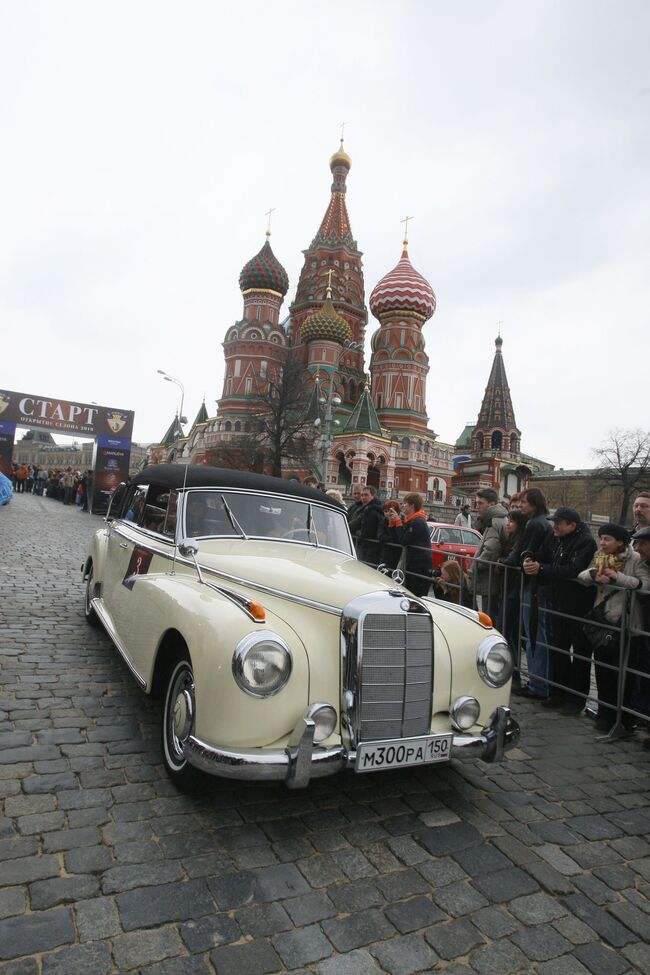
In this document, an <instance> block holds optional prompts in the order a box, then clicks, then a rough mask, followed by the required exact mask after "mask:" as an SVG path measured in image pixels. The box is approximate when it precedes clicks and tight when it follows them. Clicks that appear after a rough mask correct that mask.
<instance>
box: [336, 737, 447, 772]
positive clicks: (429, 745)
mask: <svg viewBox="0 0 650 975" xmlns="http://www.w3.org/2000/svg"><path fill="white" fill-rule="evenodd" d="M452 738H453V735H427V736H426V738H396V739H395V740H394V741H368V742H361V743H360V744H359V745H358V746H357V758H356V762H355V766H354V768H355V771H356V772H375V771H377V770H378V769H384V768H404V767H405V766H407V765H426V764H428V763H430V762H448V761H449V759H450V758H451V742H452Z"/></svg>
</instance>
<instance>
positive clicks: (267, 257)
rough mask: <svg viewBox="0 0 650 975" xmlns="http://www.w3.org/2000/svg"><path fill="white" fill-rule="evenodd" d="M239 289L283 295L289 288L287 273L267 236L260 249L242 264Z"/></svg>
mask: <svg viewBox="0 0 650 975" xmlns="http://www.w3.org/2000/svg"><path fill="white" fill-rule="evenodd" d="M239 288H240V291H242V292H246V291H275V292H276V294H279V295H282V297H284V296H285V295H286V293H287V291H288V290H289V275H288V274H287V272H286V271H285V269H284V268H283V267H282V265H281V264H280V262H279V260H278V259H277V257H276V256H275V254H274V253H273V251H272V250H271V245H270V244H269V241H268V237H267V240H266V241H265V243H264V247H263V248H262V250H261V251H260V252H259V253H258V254H256V255H255V257H251V259H250V261H248V263H247V264H244V266H243V268H242V271H241V274H240V275H239Z"/></svg>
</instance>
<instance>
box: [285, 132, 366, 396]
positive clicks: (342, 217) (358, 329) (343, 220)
mask: <svg viewBox="0 0 650 975" xmlns="http://www.w3.org/2000/svg"><path fill="white" fill-rule="evenodd" d="M329 166H330V170H331V173H332V185H331V195H330V200H329V204H328V206H327V210H326V211H325V216H324V217H323V219H322V221H321V224H320V227H319V228H318V231H317V233H316V236H315V237H314V239H313V240H312V242H311V244H310V245H309V247H308V248H307V249H306V250H305V251H303V254H304V255H305V260H304V263H303V267H302V271H301V272H300V278H299V280H298V287H297V289H296V296H295V299H294V302H293V304H292V306H291V337H292V342H293V344H294V345H296V346H299V345H300V343H301V342H302V343H304V348H303V353H302V354H303V356H304V361H305V366H307V367H309V369H310V371H312V372H313V371H314V368H315V367H316V365H318V364H329V365H330V367H332V366H334V365H335V364H336V361H338V358H337V360H335V358H334V356H335V355H336V356H337V357H338V356H339V355H340V352H341V350H340V348H339V349H337V350H336V352H335V350H334V349H333V348H331V349H329V350H327V349H326V347H325V346H323V345H319V346H316V344H315V342H313V341H312V338H313V336H312V328H307V327H306V323H307V321H308V320H309V319H310V317H311V316H313V315H315V314H325V316H326V317H329V318H332V312H333V313H334V315H335V316H336V321H337V324H336V327H335V329H334V331H335V332H336V336H335V337H334V336H330V339H331V340H333V341H335V342H337V343H338V345H339V346H342V345H343V343H344V342H345V341H346V340H350V341H351V342H352V343H355V346H356V347H355V348H351V349H349V350H347V351H345V352H344V354H343V356H342V357H341V361H340V366H339V367H338V372H339V379H340V394H341V398H342V400H343V407H342V408H343V410H344V411H345V412H346V413H350V412H352V409H353V408H354V406H355V404H356V402H357V399H358V397H359V396H360V395H361V392H362V390H363V383H364V359H363V341H364V336H365V330H366V322H367V320H368V315H367V311H366V306H365V293H364V283H363V270H362V268H363V264H362V261H361V256H362V255H361V251H360V250H359V248H358V247H357V242H356V240H355V239H354V237H353V236H352V230H351V228H350V218H349V216H348V211H347V206H346V202H345V197H346V193H347V186H346V181H347V177H348V173H349V172H350V169H351V167H352V160H351V159H350V157H349V156H348V154H347V152H345V150H344V149H343V139H341V145H340V147H339V149H338V150H337V152H335V153H334V155H333V156H332V157H331V159H330V161H329ZM328 295H329V297H328ZM324 298H325V301H326V303H327V302H329V304H328V306H327V310H326V308H325V306H324V305H323V299H324ZM321 306H322V307H321ZM341 321H342V323H343V326H344V333H345V334H343V331H342V329H341V324H340V323H341ZM319 328H320V326H319ZM320 331H321V332H322V329H320ZM339 333H340V334H339ZM320 338H321V340H322V339H324V336H323V335H320ZM319 356H324V357H325V361H324V362H323V363H320V362H317V359H318V357H319Z"/></svg>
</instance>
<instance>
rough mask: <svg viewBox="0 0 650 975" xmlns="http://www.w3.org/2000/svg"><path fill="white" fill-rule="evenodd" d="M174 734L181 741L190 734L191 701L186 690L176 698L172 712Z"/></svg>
mask: <svg viewBox="0 0 650 975" xmlns="http://www.w3.org/2000/svg"><path fill="white" fill-rule="evenodd" d="M173 721H174V734H175V735H176V737H177V738H179V739H180V740H181V741H183V740H184V739H185V738H187V736H188V734H189V732H190V725H191V723H192V700H191V697H190V693H189V691H188V690H187V689H184V690H183V691H181V693H180V694H179V695H178V697H177V698H176V701H175V703H174V710H173Z"/></svg>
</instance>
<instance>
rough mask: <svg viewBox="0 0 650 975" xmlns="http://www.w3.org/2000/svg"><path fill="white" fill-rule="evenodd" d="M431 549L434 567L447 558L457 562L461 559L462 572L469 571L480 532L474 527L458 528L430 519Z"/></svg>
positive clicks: (437, 566)
mask: <svg viewBox="0 0 650 975" xmlns="http://www.w3.org/2000/svg"><path fill="white" fill-rule="evenodd" d="M428 524H429V531H430V533H431V549H432V558H433V567H434V569H438V568H440V566H441V565H442V563H443V562H446V561H447V559H452V560H453V561H456V562H459V561H460V560H461V559H462V562H463V572H469V569H470V567H471V564H472V556H474V555H476V550H477V548H478V546H479V542H480V541H481V533H480V532H477V531H476V529H474V528H459V527H458V525H447V524H444V523H443V522H436V521H430V522H429V523H428Z"/></svg>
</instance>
